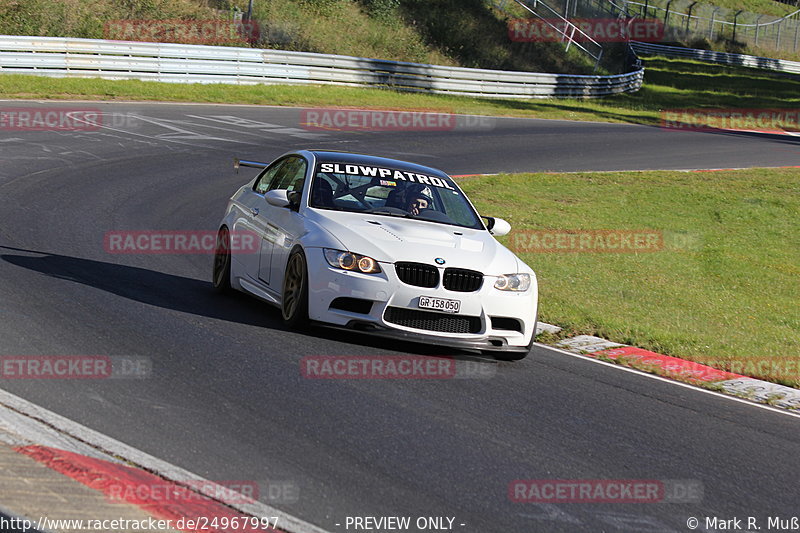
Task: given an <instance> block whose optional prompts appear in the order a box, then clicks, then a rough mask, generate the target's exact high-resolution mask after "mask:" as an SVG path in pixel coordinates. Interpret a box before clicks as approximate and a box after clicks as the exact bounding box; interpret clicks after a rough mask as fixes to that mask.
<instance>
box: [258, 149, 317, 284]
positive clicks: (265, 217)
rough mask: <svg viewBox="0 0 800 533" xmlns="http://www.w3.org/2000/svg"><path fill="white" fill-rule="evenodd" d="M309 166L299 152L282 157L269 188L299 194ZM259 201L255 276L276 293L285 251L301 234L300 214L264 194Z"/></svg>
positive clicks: (281, 273) (286, 252)
mask: <svg viewBox="0 0 800 533" xmlns="http://www.w3.org/2000/svg"><path fill="white" fill-rule="evenodd" d="M308 168H309V167H308V162H307V161H306V160H305V158H303V157H301V156H297V155H292V156H289V157H287V158H285V159H284V160H283V165H282V166H281V168H280V169H278V171H277V172H276V173H275V176H274V177H273V179H272V181H271V182H270V185H269V188H268V191H272V190H276V189H282V190H287V191H290V192H293V191H298V192H300V193H301V194H302V193H303V189H304V186H305V182H306V174H307V172H308ZM268 191H267V192H268ZM262 205H263V207H262V208H261V209H260V210H259V214H258V218H259V219H261V221H260V222H261V224H262V225H263V230H262V235H263V238H262V240H261V251H260V253H259V265H258V273H257V277H258V279H259V280H260V281H261V282H263V283H264V284H266V285H267V286H268V287H269V288H270V289H271V290H273V291H275V292H278V293H279V292H280V290H281V284H282V283H283V271H284V268H285V265H286V259H287V257H288V252H289V251H290V250H291V248H292V246H293V245H294V243H295V242H296V240H297V238H298V237H299V236H300V235H301V234H302V227H303V224H302V216H301V215H300V214H299V213H298V212H297V211H296V210H294V209H291V208H288V207H277V206H274V205H271V204H269V203H268V202H267V201H266V200H264V199H263V195H262Z"/></svg>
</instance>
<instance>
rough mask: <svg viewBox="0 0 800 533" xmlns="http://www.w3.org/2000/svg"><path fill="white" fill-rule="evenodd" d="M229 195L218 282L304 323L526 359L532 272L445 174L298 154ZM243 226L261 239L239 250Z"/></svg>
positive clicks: (532, 317) (503, 227)
mask: <svg viewBox="0 0 800 533" xmlns="http://www.w3.org/2000/svg"><path fill="white" fill-rule="evenodd" d="M236 166H237V168H238V166H251V167H258V168H263V170H262V171H261V172H260V173H259V174H258V175H257V176H256V177H255V179H253V180H252V181H250V182H249V183H247V184H246V185H244V186H242V187H241V188H240V189H239V190H237V191H236V193H235V194H234V195H233V197H232V198H231V199H230V202H229V203H228V208H227V211H226V213H225V217H224V218H223V219H222V222H221V224H220V228H219V232H218V235H217V248H216V253H215V256H214V272H213V284H214V288H215V289H216V290H218V291H221V292H223V291H228V290H230V289H236V290H240V291H243V292H246V293H248V294H251V295H253V296H256V297H258V298H260V299H262V300H264V301H266V302H269V303H271V304H273V305H275V306H278V307H280V309H281V314H282V316H283V320H284V322H286V323H287V324H288V325H290V326H292V327H298V326H302V325H304V324H306V323H308V322H318V323H322V324H325V325H329V326H336V327H343V328H351V329H357V330H361V331H366V332H370V333H373V334H378V335H384V336H390V337H395V338H402V339H405V340H410V341H421V342H425V343H429V344H437V345H442V346H449V347H456V348H465V349H477V350H481V351H484V352H491V353H493V354H494V355H495V356H496V357H498V358H500V359H506V360H513V359H521V358H523V357H525V355H527V353H528V352H529V350H530V347H531V345H532V344H533V340H534V338H535V334H534V332H535V331H536V318H537V294H538V293H537V283H536V275H535V274H534V272H533V270H532V269H531V268H530V267H529V266H528V265H526V264H525V263H523V262H522V261H520V259H519V258H517V257H516V256H515V255H514V254H513V253H512V252H511V251H510V250H508V249H507V248H506V247H505V246H503V245H502V244H500V243H499V242H498V241H497V240H496V239H495V238H494V237H493V235H505V234H506V233H508V232H509V231H510V229H511V228H510V226H509V224H508V223H507V222H505V221H504V220H502V219H499V218H491V217H485V222H484V220H482V219H481V217H479V216H478V214H477V212H476V211H475V208H474V207H473V206H472V204H471V203H470V201H469V200H468V199H467V197H466V196H465V195H464V193H463V192H462V191H461V189H459V187H458V185H456V183H455V182H454V181H453V180H452V178H450V177H449V176H448V175H447V174H445V173H443V172H441V171H439V170H436V169H433V168H429V167H424V166H421V165H416V164H413V163H408V162H404V161H398V160H394V159H386V158H382V157H373V156H367V155H360V154H352V153H344V152H334V151H322V150H300V151H296V152H290V153H287V154H284V155H283V156H281V157H280V158H278V159H277V160H275V161H274V162H273V163H270V164H266V163H260V162H254V161H238V160H237V161H236ZM241 234H250V235H255V240H253V239H251V240H253V242H254V246H253V247H252V249H250V250H237V246H236V245H235V242H237V241H239V240H241V239H236V237H237V236H240V235H241Z"/></svg>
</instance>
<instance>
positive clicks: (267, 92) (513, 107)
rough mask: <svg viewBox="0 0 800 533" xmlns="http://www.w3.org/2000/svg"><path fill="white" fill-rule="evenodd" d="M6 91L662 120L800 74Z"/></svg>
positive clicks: (796, 99) (38, 85)
mask: <svg viewBox="0 0 800 533" xmlns="http://www.w3.org/2000/svg"><path fill="white" fill-rule="evenodd" d="M0 97H3V98H39V99H49V98H54V99H99V100H160V101H173V102H209V103H236V104H260V105H292V106H353V107H367V108H380V109H424V110H431V111H442V112H449V113H469V114H480V115H498V116H520V117H537V118H551V119H568V120H600V121H608V122H627V123H639V124H658V123H659V122H660V120H661V114H662V111H669V110H673V109H686V108H709V109H711V108H731V107H735V108H782V109H794V108H797V107H798V106H800V80H797V79H790V78H784V77H779V76H776V75H774V74H772V73H770V72H767V71H762V70H756V69H747V68H734V67H723V66H719V65H710V64H705V63H698V62H692V61H685V60H670V59H659V58H655V59H649V60H647V62H646V71H645V85H644V87H643V88H642V90H640V91H639V92H637V93H634V94H626V95H617V96H612V97H607V98H601V99H595V100H576V99H550V100H490V99H479V98H465V97H456V96H443V95H429V94H419V93H400V92H396V91H392V90H385V89H366V88H365V89H360V88H351V87H331V86H326V87H313V86H312V87H308V86H283V85H255V86H232V85H201V84H188V85H183V84H172V83H156V82H142V81H111V80H101V79H75V78H68V79H57V78H45V77H37V76H22V75H2V76H0Z"/></svg>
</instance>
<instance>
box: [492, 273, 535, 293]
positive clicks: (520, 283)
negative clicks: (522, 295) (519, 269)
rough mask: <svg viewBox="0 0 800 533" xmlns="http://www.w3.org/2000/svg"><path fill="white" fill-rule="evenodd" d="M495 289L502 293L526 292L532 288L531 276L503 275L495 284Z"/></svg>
mask: <svg viewBox="0 0 800 533" xmlns="http://www.w3.org/2000/svg"><path fill="white" fill-rule="evenodd" d="M494 288H495V289H500V290H501V291H515V292H525V291H527V290H528V289H530V288H531V275H530V274H503V275H502V276H499V277H498V278H497V281H495V282H494Z"/></svg>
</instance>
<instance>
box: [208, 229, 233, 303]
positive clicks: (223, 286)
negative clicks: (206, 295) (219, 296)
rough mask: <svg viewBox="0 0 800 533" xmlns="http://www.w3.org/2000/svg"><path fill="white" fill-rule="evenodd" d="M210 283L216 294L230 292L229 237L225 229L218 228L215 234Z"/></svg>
mask: <svg viewBox="0 0 800 533" xmlns="http://www.w3.org/2000/svg"><path fill="white" fill-rule="evenodd" d="M211 282H212V284H213V286H214V290H215V291H216V292H219V293H225V292H231V235H230V232H229V231H228V228H226V227H222V228H220V230H219V232H218V233H217V244H216V247H215V248H214V273H213V275H212V278H211Z"/></svg>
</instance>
